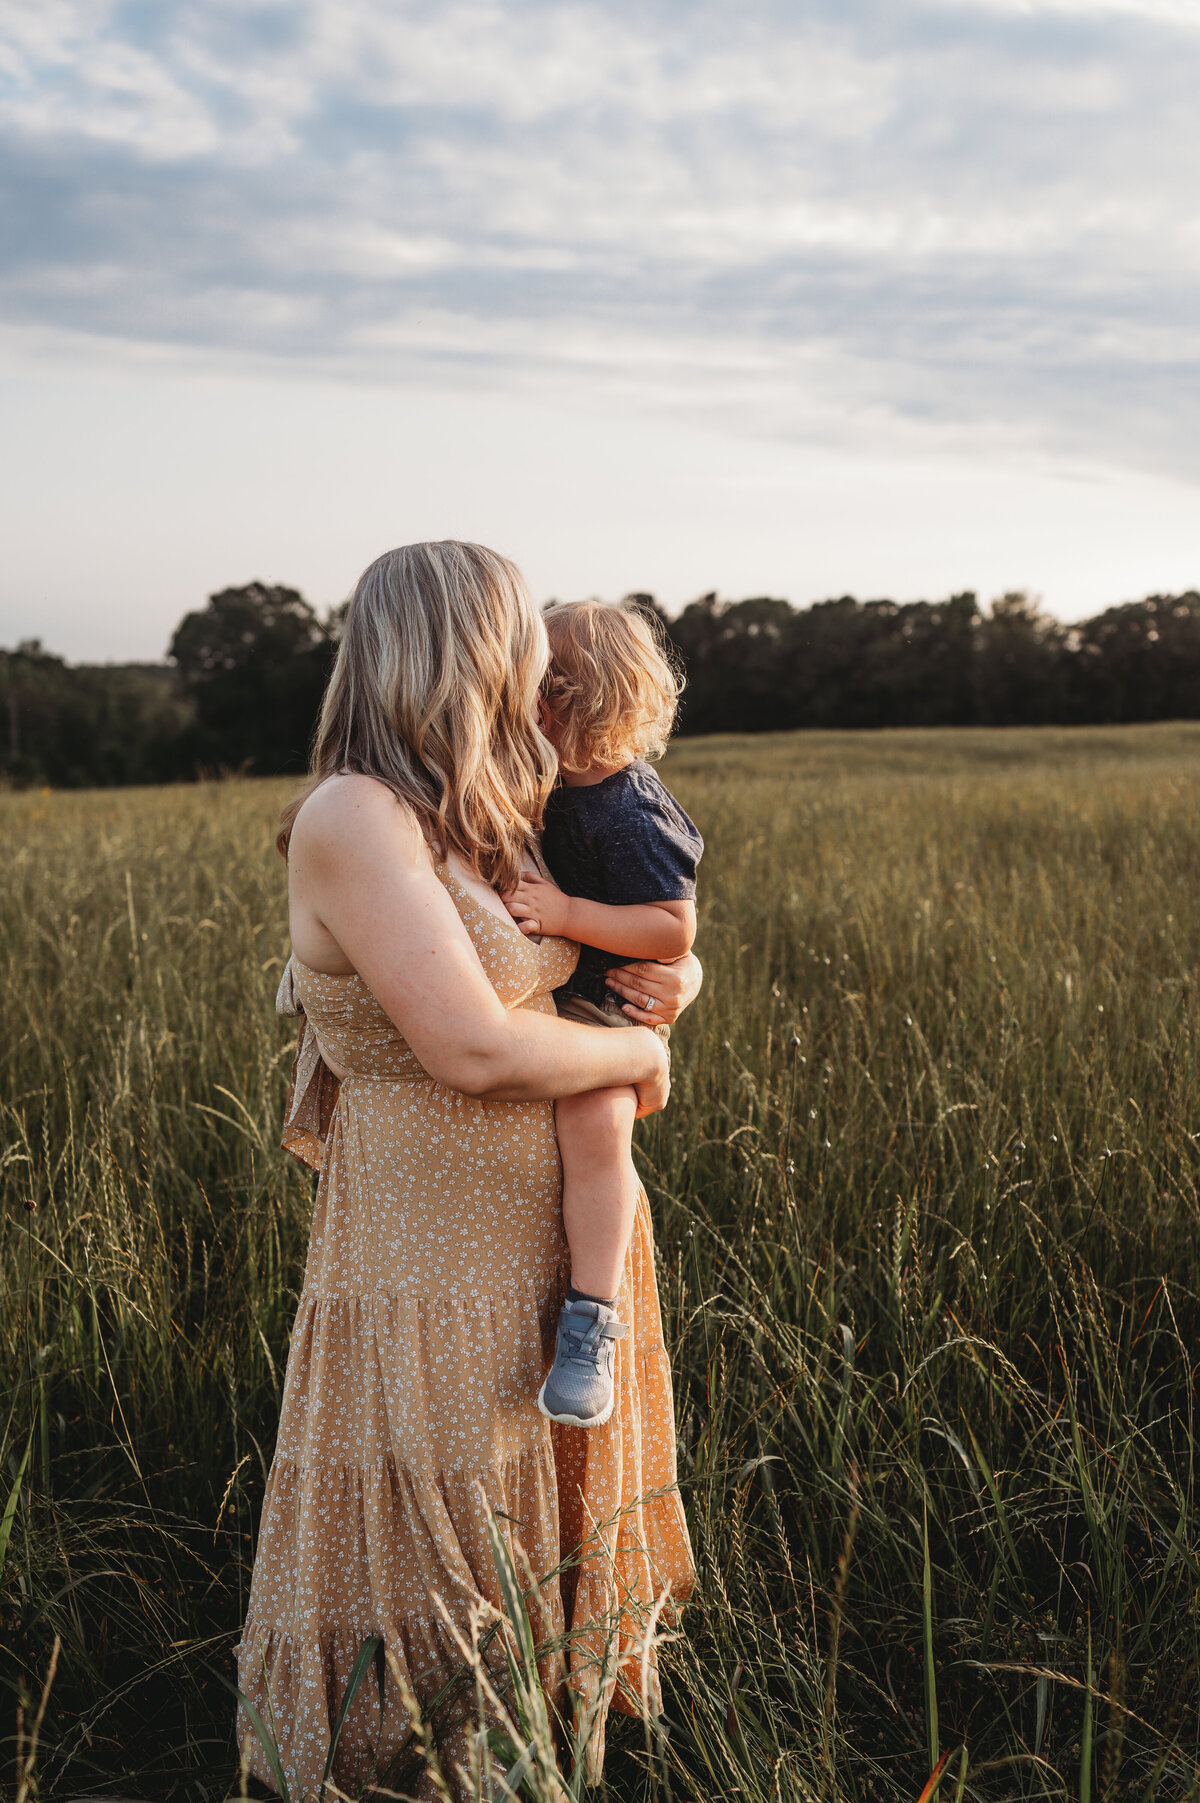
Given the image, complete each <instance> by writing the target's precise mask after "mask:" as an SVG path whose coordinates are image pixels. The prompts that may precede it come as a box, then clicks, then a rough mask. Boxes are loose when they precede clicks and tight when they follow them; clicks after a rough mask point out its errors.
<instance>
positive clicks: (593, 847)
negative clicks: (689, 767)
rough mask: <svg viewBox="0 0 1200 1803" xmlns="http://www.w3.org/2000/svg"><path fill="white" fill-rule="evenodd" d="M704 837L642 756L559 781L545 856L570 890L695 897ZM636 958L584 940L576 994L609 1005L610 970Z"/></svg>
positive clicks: (621, 904)
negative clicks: (596, 775)
mask: <svg viewBox="0 0 1200 1803" xmlns="http://www.w3.org/2000/svg"><path fill="white" fill-rule="evenodd" d="M703 851H704V841H703V839H702V838H701V837H700V834H699V833H698V832H697V831H696V828H695V827H694V826H693V824H692V822H691V821H690V820H689V819H688V817H687V815H686V814H685V813H684V811H683V809H682V808H681V807H680V805H679V803H678V802H677V801H676V799H675V797H674V796H673V795H672V794H671V792H670V790H669V789H667V788H666V787H665V786H664V785H663V783H662V782H661V781H660V780H659V778H658V776H657V775H656V774H655V772H654V771H653V770H652V769H651V768H650V766H649V764H647V763H645V762H644V761H643V760H642V759H641V758H638V759H637V760H636V761H635V762H634V763H632V764H627V765H626V766H625V768H624V770H617V771H614V773H613V775H612V776H606V777H605V778H604V780H603V782H599V783H584V784H580V785H578V786H576V787H571V786H570V785H568V784H567V783H563V782H560V783H559V784H558V786H557V788H555V789H554V791H553V792H552V794H551V796H550V799H549V801H548V802H547V803H546V819H545V824H544V826H543V828H542V856H543V857H544V858H545V860H546V864H547V867H548V868H549V871H550V874H551V876H552V877H553V878H554V880H555V882H556V883H557V884H558V886H559V888H560V889H561V890H562V891H563V892H564V894H566V895H579V896H582V897H583V898H584V900H585V901H594V902H607V903H608V904H609V905H610V906H613V907H618V908H628V907H633V906H635V905H636V904H637V903H639V902H660V901H692V900H694V899H695V895H696V866H697V864H699V862H700V857H701V854H702V853H703ZM629 962H630V958H629V957H627V956H625V955H623V954H622V953H620V952H604V951H601V950H600V949H599V948H598V947H597V946H594V945H585V946H583V947H582V948H581V950H580V953H579V964H578V966H577V967H576V970H575V974H574V976H573V977H572V978H571V979H570V981H569V982H568V983H567V984H566V985H565V987H566V989H567V990H568V991H569V992H570V993H571V994H572V995H579V996H583V997H584V998H585V1000H587V1001H589V1002H593V1003H594V1004H595V1005H596V1007H601V1006H603V1003H604V998H605V996H606V995H607V994H608V989H607V987H606V985H605V982H604V975H605V972H606V971H609V970H612V969H613V967H614V966H615V965H617V964H628V963H629Z"/></svg>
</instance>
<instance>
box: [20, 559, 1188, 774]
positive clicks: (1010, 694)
mask: <svg viewBox="0 0 1200 1803" xmlns="http://www.w3.org/2000/svg"><path fill="white" fill-rule="evenodd" d="M627 599H628V600H630V601H631V602H633V603H635V604H636V605H638V606H640V607H642V608H643V609H644V610H645V611H646V612H648V613H650V614H653V615H654V616H655V617H656V618H657V619H658V620H659V621H660V622H661V624H662V627H663V630H664V632H665V633H666V635H667V637H668V639H669V640H670V643H671V645H672V646H673V647H674V650H675V652H676V654H677V656H678V659H679V662H680V664H681V666H682V668H683V671H684V674H685V676H686V680H687V687H686V690H685V695H684V703H683V708H682V713H681V719H680V731H681V732H683V733H685V734H697V733H717V732H739V733H740V732H773V731H787V730H792V729H797V728H804V727H826V728H832V727H887V726H1039V725H1085V724H1087V725H1115V724H1120V723H1124V722H1132V721H1149V720H1167V719H1177V720H1178V719H1197V718H1200V592H1197V591H1196V590H1189V591H1188V592H1187V593H1186V594H1181V595H1151V596H1149V597H1147V599H1145V600H1143V601H1133V602H1129V603H1126V604H1124V605H1122V606H1119V607H1111V608H1108V609H1107V610H1106V611H1105V612H1103V613H1100V614H1097V615H1095V616H1094V617H1093V618H1091V619H1088V620H1081V621H1078V622H1075V623H1073V624H1070V625H1066V624H1064V623H1063V622H1062V621H1059V620H1056V619H1055V618H1053V616H1051V615H1049V614H1047V613H1045V612H1043V611H1042V609H1041V608H1040V607H1039V606H1038V605H1037V603H1036V601H1034V600H1033V599H1032V598H1031V597H1030V596H1029V595H1027V594H1024V593H1016V594H1009V595H1005V596H1003V597H1002V598H1001V599H1000V600H998V601H995V602H993V603H992V604H991V606H990V607H986V608H985V607H981V606H980V605H979V602H978V600H977V598H976V596H975V595H974V594H971V593H969V592H968V593H964V594H959V595H952V596H950V598H949V599H948V600H945V601H914V602H906V603H899V602H895V601H857V600H855V599H854V598H853V597H852V596H850V595H843V596H841V597H840V598H839V599H837V600H830V601H819V602H817V603H815V604H814V605H813V606H811V607H803V608H797V607H793V606H792V604H791V603H790V602H788V601H781V600H776V599H772V598H770V597H766V596H759V597H755V598H753V599H751V600H747V601H734V602H727V601H720V600H718V598H717V596H716V595H715V594H711V595H704V596H702V597H701V598H700V599H699V600H697V601H693V602H692V603H691V604H690V605H689V606H687V607H685V608H684V609H683V611H682V613H680V614H678V615H677V616H676V617H675V618H672V619H669V618H668V617H667V615H666V614H665V613H664V612H663V610H662V609H661V608H660V607H659V606H658V604H657V602H656V601H655V599H654V597H653V596H652V595H647V594H637V595H632V596H629V597H627ZM343 613H344V608H334V609H332V610H330V611H329V612H328V613H326V614H325V615H324V616H321V615H319V614H318V613H317V612H316V610H315V609H314V608H312V607H311V606H310V605H309V603H308V602H307V601H306V600H305V599H304V597H303V596H302V595H301V594H300V593H299V591H298V590H296V589H291V588H282V587H272V586H270V585H268V584H265V583H261V582H252V583H249V584H247V585H246V586H245V587H243V588H230V589H223V590H222V591H221V592H220V593H219V594H215V595H212V596H211V597H210V598H209V601H208V604H207V606H206V607H204V608H202V609H199V610H198V611H196V612H194V613H189V614H188V615H186V616H185V618H184V619H183V620H182V621H181V622H180V624H179V626H178V627H177V628H176V631H175V633H174V635H173V637H172V639H171V643H170V647H169V649H168V654H167V655H168V661H167V662H166V663H164V664H75V665H72V664H68V663H66V662H65V661H64V659H62V658H61V657H57V656H55V655H54V654H53V653H52V652H49V651H47V650H45V649H44V648H43V646H42V645H41V644H40V642H38V641H37V640H30V641H26V642H25V643H23V644H20V645H18V646H16V648H15V649H13V650H3V649H0V781H5V782H7V783H8V784H10V785H17V786H24V785H30V784H47V785H51V786H54V787H68V788H77V787H86V786H107V785H114V784H125V783H160V782H173V781H188V780H193V779H195V778H196V777H198V776H203V775H206V774H216V773H218V772H221V771H231V770H240V771H246V772H250V773H253V774H257V775H283V774H293V773H300V772H302V771H303V770H304V769H305V768H306V767H307V761H308V744H309V740H310V737H311V734H312V729H313V725H314V723H315V720H316V715H317V709H318V707H319V705H320V699H321V694H322V692H323V690H324V687H325V683H326V680H327V678H328V675H329V671H330V668H331V666H332V662H333V657H334V654H335V651H336V648H337V635H338V631H339V628H340V625H341V620H342V616H343Z"/></svg>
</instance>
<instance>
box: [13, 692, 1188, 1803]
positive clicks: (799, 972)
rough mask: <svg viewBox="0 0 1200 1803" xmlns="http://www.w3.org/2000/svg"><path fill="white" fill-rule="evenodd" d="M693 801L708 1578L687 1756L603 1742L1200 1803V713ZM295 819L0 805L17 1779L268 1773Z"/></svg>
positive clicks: (292, 1216) (794, 1795)
mask: <svg viewBox="0 0 1200 1803" xmlns="http://www.w3.org/2000/svg"><path fill="white" fill-rule="evenodd" d="M665 774H666V776H667V780H668V781H669V782H670V783H671V784H672V785H673V786H674V788H675V789H676V791H677V793H678V794H679V796H680V798H681V800H682V801H683V803H684V805H685V806H686V807H687V808H688V809H689V811H690V812H691V813H692V814H693V815H694V817H695V818H696V820H697V822H698V823H699V825H700V826H701V828H702V830H703V831H704V833H705V836H706V839H707V841H708V848H709V849H708V854H707V857H706V860H705V864H704V866H703V872H702V875H703V888H702V911H701V921H702V925H701V939H700V944H699V948H698V949H699V950H700V952H701V955H702V957H703V958H704V960H705V964H706V968H707V972H708V982H707V986H706V989H705V991H704V993H703V995H702V997H701V999H700V1001H699V1002H698V1003H697V1005H696V1007H695V1008H694V1010H693V1011H692V1013H691V1015H690V1017H689V1018H688V1020H687V1021H686V1023H685V1024H684V1025H682V1026H681V1027H680V1029H679V1030H678V1032H677V1034H676V1038H675V1091H674V1095H673V1098H672V1102H671V1106H670V1109H669V1111H668V1113H667V1114H666V1115H665V1116H661V1117H659V1118H658V1119H656V1120H655V1121H653V1122H651V1123H648V1124H646V1126H645V1127H643V1128H642V1129H640V1130H639V1132H640V1135H641V1137H640V1156H641V1160H642V1168H643V1170H644V1173H645V1177H646V1182H647V1187H648V1189H649V1192H650V1196H651V1203H652V1207H653V1210H654V1213H655V1218H656V1226H657V1231H658V1235H659V1250H660V1259H661V1280H662V1285H663V1295H664V1307H665V1313H666V1317H667V1332H668V1343H669V1345H670V1347H671V1349H672V1352H673V1356H674V1360H675V1369H676V1374H677V1385H678V1390H677V1402H678V1418H679V1442H680V1469H681V1476H682V1481H683V1486H684V1492H685V1497H686V1502H687V1508H688V1513H689V1517H690V1520H691V1524H692V1528H693V1533H694V1538H695V1545H696V1551H697V1556H698V1561H699V1566H700V1574H701V1582H700V1589H699V1595H698V1599H697V1600H696V1602H695V1603H694V1604H693V1605H692V1606H691V1607H690V1608H689V1610H688V1611H687V1613H686V1615H685V1618H684V1633H683V1635H682V1637H681V1638H680V1639H678V1640H677V1641H675V1642H674V1643H673V1644H671V1645H669V1646H668V1647H667V1648H666V1649H665V1651H664V1663H665V1668H666V1675H667V1691H668V1695H667V1704H666V1724H667V1726H668V1728H669V1735H664V1736H662V1737H660V1738H658V1739H655V1738H653V1737H652V1738H651V1740H650V1742H649V1746H650V1748H651V1751H650V1752H649V1753H648V1752H647V1750H646V1748H647V1742H646V1741H645V1739H644V1737H643V1733H642V1730H641V1728H640V1727H638V1726H637V1725H636V1724H631V1725H626V1726H625V1727H623V1728H621V1729H620V1730H618V1731H616V1732H614V1736H613V1740H614V1746H613V1750H612V1752H611V1754H610V1760H609V1771H608V1795H609V1796H610V1797H611V1798H616V1799H620V1800H621V1803H625V1800H626V1799H628V1800H629V1803H634V1800H635V1799H636V1800H641V1799H643V1798H644V1799H647V1800H648V1799H650V1798H651V1797H657V1796H661V1797H663V1798H674V1799H676V1803H684V1800H688V1799H695V1800H696V1803H701V1800H703V1803H710V1800H713V1799H726V1798H738V1799H745V1800H746V1803H767V1800H768V1799H774V1800H776V1803H798V1800H800V1799H813V1800H814V1803H815V1800H816V1799H830V1800H838V1803H840V1800H842V1799H862V1800H866V1799H887V1800H889V1803H890V1800H893V1799H895V1800H897V1803H899V1800H900V1799H904V1800H905V1803H916V1799H917V1798H918V1796H919V1795H920V1793H921V1791H922V1787H923V1785H924V1783H925V1781H926V1779H927V1778H928V1777H929V1775H930V1773H931V1771H932V1770H933V1768H934V1766H935V1764H936V1762H937V1761H938V1760H939V1759H940V1758H941V1757H942V1756H943V1755H946V1754H948V1755H949V1757H948V1759H947V1761H946V1764H945V1765H944V1767H943V1779H942V1788H941V1792H940V1793H939V1794H940V1796H941V1797H942V1798H944V1799H954V1800H956V1803H959V1800H961V1799H963V1798H972V1799H977V1800H980V1803H983V1800H985V1799H986V1800H987V1803H998V1800H999V1799H1005V1798H1018V1797H1019V1798H1072V1799H1076V1798H1077V1799H1080V1800H1082V1803H1091V1800H1092V1799H1099V1800H1102V1803H1111V1800H1113V1799H1126V1798H1128V1799H1143V1798H1144V1799H1147V1800H1149V1799H1152V1798H1157V1799H1160V1800H1161V1803H1180V1800H1182V1799H1184V1798H1188V1797H1192V1798H1195V1797H1200V1512H1198V1507H1197V1499H1196V1493H1195V1484H1196V1476H1197V1472H1196V1432H1197V1428H1196V1422H1195V1418H1194V1415H1195V1395H1196V1393H1195V1379H1196V1359H1197V1347H1198V1343H1200V1334H1198V1329H1200V1242H1198V1237H1197V1236H1198V1233H1200V1196H1198V1180H1200V1062H1198V1060H1200V1010H1198V1002H1197V988H1196V982H1195V976H1194V954H1195V948H1196V946H1197V945H1198V944H1200V728H1195V727H1173V726H1165V727H1157V728H1147V729H1138V730H1122V731H1111V732H1103V731H1090V730H1089V731H1076V732H1066V731H1063V732H1056V731H1040V732H1028V733H1026V732H1017V731H1014V732H1004V733H999V732H995V733H992V732H972V733H961V734H955V733H936V734H935V733H927V734H922V733H896V734H880V735H861V736H855V735H836V734H830V735H810V736H803V737H780V738H765V739H741V740H704V741H697V742H693V743H685V744H683V745H681V746H679V747H678V748H676V749H675V751H673V753H672V754H671V756H670V758H669V760H668V766H667V769H666V772H665ZM288 792H289V786H288V785H280V784H278V783H261V784H259V783H242V782H237V783H229V784H225V785H214V786H210V787H202V788H194V789H173V790H158V791H138V792H124V793H103V794H84V795H36V794H24V795H8V796H0V843H2V844H3V847H4V857H3V865H2V868H0V945H2V948H3V949H2V957H3V964H4V986H5V997H4V1015H3V1032H2V1034H0V1098H2V1106H0V1183H2V1185H3V1200H4V1210H3V1243H2V1251H0V1295H2V1307H0V1347H2V1349H3V1350H2V1365H0V1369H2V1373H3V1385H4V1395H3V1401H2V1413H0V1427H2V1428H3V1447H2V1452H0V1464H2V1470H0V1540H3V1538H4V1534H5V1526H6V1525H7V1526H8V1528H9V1530H10V1531H9V1534H8V1539H7V1548H6V1551H5V1554H4V1564H3V1571H2V1572H0V1629H2V1632H0V1643H2V1651H0V1678H2V1679H3V1682H4V1684H5V1686H6V1687H7V1689H6V1701H5V1703H4V1705H3V1708H4V1713H5V1717H6V1720H5V1722H4V1724H3V1733H4V1735H5V1737H6V1740H7V1745H6V1751H5V1755H4V1759H5V1764H6V1766H7V1769H8V1771H9V1772H10V1773H11V1772H12V1770H13V1761H14V1759H15V1758H16V1755H17V1751H18V1748H17V1745H16V1741H15V1735H16V1716H17V1703H18V1697H19V1695H23V1696H24V1697H25V1699H26V1712H25V1720H26V1729H25V1736H26V1738H25V1742H24V1764H25V1767H26V1768H27V1769H28V1773H29V1776H28V1777H27V1779H25V1780H22V1781H21V1782H23V1783H24V1784H25V1794H36V1793H38V1792H40V1794H42V1795H50V1794H56V1795H62V1796H75V1797H78V1796H84V1795H87V1796H97V1795H101V1794H111V1795H114V1796H120V1797H124V1798H129V1797H146V1798H149V1797H179V1798H189V1799H196V1800H197V1803H199V1800H201V1799H210V1798H219V1797H222V1796H224V1795H225V1794H226V1793H227V1791H228V1790H229V1788H230V1787H231V1786H233V1785H234V1784H235V1781H236V1770H235V1761H234V1755H233V1747H232V1735H231V1712H230V1703H229V1698H228V1695H227V1693H226V1692H225V1691H224V1689H223V1688H222V1685H221V1681H220V1675H222V1674H223V1675H225V1676H228V1675H230V1674H231V1670H232V1662H231V1659H230V1651H229V1649H230V1647H231V1645H232V1643H233V1641H234V1639H235V1638H236V1631H237V1628H238V1624H239V1619H240V1616H241V1613H242V1608H243V1605H244V1601H245V1596H246V1587H247V1581H248V1574H249V1568H250V1561H251V1554H252V1548H253V1535H254V1532H255V1528H256V1523H257V1516H258V1510H259V1505H260V1499H261V1495H262V1488H263V1480H264V1476H265V1473H266V1469H267V1466H268V1463H269V1460H270V1456H271V1439H272V1433H273V1429H274V1421H275V1417H276V1411H277V1406H278V1401H279V1386H280V1377H281V1373H282V1369H283V1365H284V1360H285V1357H286V1351H287V1336H288V1329H289V1324H290V1319H291V1315H292V1312H293V1308H294V1305H295V1301H296V1295H297V1289H298V1285H299V1281H300V1276H301V1266H302V1258H303V1252H304V1244H305V1229H306V1220H307V1212H308V1208H309V1203H310V1185H309V1181H308V1180H307V1179H306V1177H305V1174H304V1173H303V1172H302V1171H301V1169H300V1167H299V1166H297V1165H295V1164H294V1163H293V1162H292V1161H290V1160H289V1159H287V1158H286V1157H285V1155H284V1154H283V1153H282V1152H281V1151H280V1150H279V1148H278V1129H279V1117H280V1111H281V1107H282V1101H283V1095H284V1089H285V1083H286V1076H287V1070H288V1065H289V1057H290V1047H289V1036H288V1029H287V1026H286V1024H280V1023H277V1021H276V1019H275V1016H274V1014H273V1012H272V1008H271V1002H272V996H273V992H274V988H275V984H276V980H277V977H278V973H279V970H280V968H281V965H282V961H283V959H284V957H285V955H286V949H285V948H286V932H285V921H284V880H283V871H282V867H281V865H280V863H279V861H278V859H277V858H276V856H275V853H274V851H273V849H272V846H271V838H272V832H273V823H274V819H275V815H276V813H277V810H278V806H279V803H280V801H281V800H282V799H283V797H284V796H285V795H286V794H287V793H288ZM10 1492H11V1502H12V1508H11V1510H10V1512H9V1513H8V1514H7V1515H5V1514H4V1503H5V1500H6V1499H8V1498H9V1497H10ZM55 1636H58V1637H60V1639H61V1655H60V1659H59V1665H58V1672H57V1676H56V1679H55V1682H54V1685H53V1688H52V1690H51V1692H50V1697H49V1703H48V1707H47V1711H46V1716H45V1721H44V1723H43V1726H42V1730H41V1737H40V1745H39V1746H38V1748H37V1750H36V1754H35V1755H33V1756H31V1754H30V1748H29V1741H28V1725H29V1720H30V1716H31V1713H32V1708H31V1701H32V1705H36V1700H37V1697H38V1695H39V1694H40V1692H41V1688H42V1684H43V1680H44V1677H45V1674H46V1670H47V1666H48V1661H49V1658H50V1652H51V1646H52V1643H53V1641H54V1638H55ZM17 1790H18V1793H20V1790H21V1785H20V1783H18V1785H17Z"/></svg>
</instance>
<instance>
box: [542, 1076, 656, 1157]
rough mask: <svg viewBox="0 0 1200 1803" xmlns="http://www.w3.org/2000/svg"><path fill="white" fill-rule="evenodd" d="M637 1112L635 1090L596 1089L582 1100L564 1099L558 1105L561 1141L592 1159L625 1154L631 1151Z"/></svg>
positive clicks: (566, 1097) (557, 1121)
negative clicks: (565, 1141) (606, 1155)
mask: <svg viewBox="0 0 1200 1803" xmlns="http://www.w3.org/2000/svg"><path fill="white" fill-rule="evenodd" d="M636 1112H637V1095H636V1092H635V1091H634V1090H633V1089H624V1088H623V1089H592V1090H589V1091H588V1092H587V1093H586V1094H585V1095H581V1096H562V1097H561V1098H560V1099H559V1100H558V1101H557V1102H556V1103H555V1104H554V1118H555V1123H556V1125H557V1128H558V1133H559V1138H560V1140H562V1139H563V1138H564V1136H565V1137H566V1139H567V1140H568V1141H569V1142H570V1143H571V1145H572V1146H573V1147H574V1149H576V1150H577V1151H580V1152H583V1153H586V1154H587V1155H588V1156H589V1157H603V1156H604V1155H605V1154H609V1155H611V1153H612V1151H613V1150H614V1149H616V1150H618V1151H619V1152H620V1153H622V1154H624V1153H626V1152H627V1151H628V1148H629V1139H630V1135H631V1134H632V1132H633V1122H634V1116H635V1114H636Z"/></svg>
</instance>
